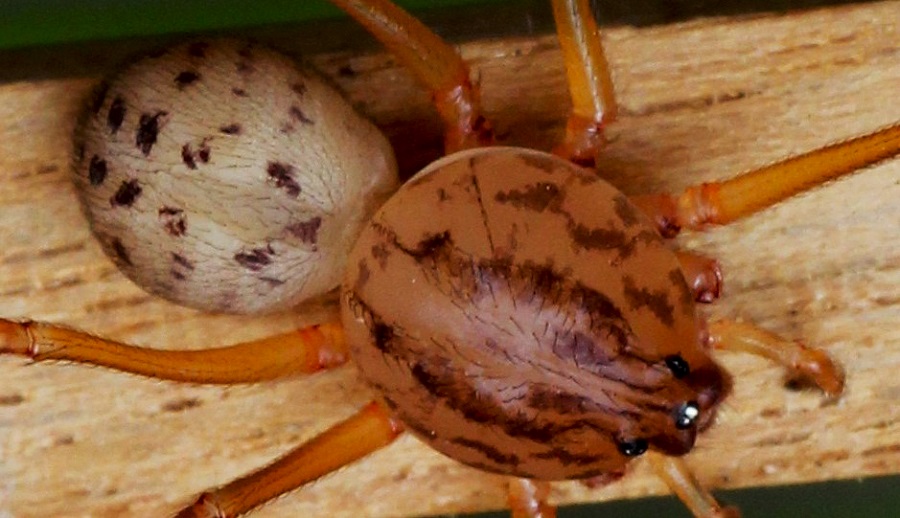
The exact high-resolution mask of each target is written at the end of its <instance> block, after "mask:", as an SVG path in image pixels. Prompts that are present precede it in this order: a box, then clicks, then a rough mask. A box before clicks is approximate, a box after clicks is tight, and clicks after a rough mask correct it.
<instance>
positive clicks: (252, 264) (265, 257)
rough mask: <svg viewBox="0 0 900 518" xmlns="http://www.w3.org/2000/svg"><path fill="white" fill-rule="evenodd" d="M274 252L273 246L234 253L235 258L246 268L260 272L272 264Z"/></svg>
mask: <svg viewBox="0 0 900 518" xmlns="http://www.w3.org/2000/svg"><path fill="white" fill-rule="evenodd" d="M273 253H274V251H273V250H272V248H271V247H266V248H254V249H252V250H250V251H249V252H238V253H236V254H234V260H235V261H237V262H238V263H239V264H240V265H241V266H243V267H244V268H246V269H248V270H250V271H254V272H258V271H260V270H262V269H263V268H265V267H266V266H268V265H270V264H272V254H273Z"/></svg>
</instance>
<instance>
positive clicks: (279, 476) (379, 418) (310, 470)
mask: <svg viewBox="0 0 900 518" xmlns="http://www.w3.org/2000/svg"><path fill="white" fill-rule="evenodd" d="M402 431H403V428H402V426H401V425H400V424H399V423H398V422H397V421H395V420H394V419H392V418H391V417H390V415H389V414H388V412H387V411H386V410H385V409H384V408H383V407H382V406H381V405H379V404H378V403H374V402H372V403H369V404H368V405H366V406H365V407H363V408H362V409H360V410H359V411H358V412H357V413H356V414H354V415H353V416H351V417H350V418H348V419H346V420H344V421H342V422H340V423H338V424H336V425H334V426H333V427H331V428H329V429H328V430H326V431H325V432H323V433H322V434H320V435H318V436H317V437H315V438H313V439H312V440H310V441H309V442H307V443H305V444H303V445H301V446H299V447H297V448H295V449H293V450H291V451H290V452H288V453H287V454H285V455H284V456H282V457H281V458H279V459H277V460H276V461H274V462H272V463H271V464H269V465H268V466H265V467H263V468H262V469H260V470H258V471H255V472H253V473H250V474H249V475H246V476H244V477H242V478H239V479H237V480H235V481H232V482H230V483H228V484H226V485H225V486H222V487H220V488H218V489H214V490H211V491H207V492H205V493H203V494H202V495H201V496H200V497H199V498H198V499H197V501H196V502H195V503H194V504H193V505H191V506H189V507H187V508H185V509H183V510H182V511H181V512H179V513H178V514H177V515H176V518H190V517H194V518H230V517H234V516H238V515H241V514H243V513H245V512H247V511H249V510H251V509H253V508H255V507H257V506H259V505H261V504H263V503H265V502H268V501H269V500H272V499H273V498H276V497H278V496H279V495H282V494H284V493H287V492H288V491H291V490H293V489H296V488H298V487H300V486H302V485H304V484H306V483H308V482H311V481H313V480H316V479H318V478H320V477H322V476H324V475H327V474H328V473H331V472H333V471H335V470H337V469H339V468H341V467H343V466H346V465H347V464H350V463H352V462H354V461H356V460H359V459H360V458H362V457H364V456H366V455H368V454H369V453H372V452H374V451H376V450H379V449H381V448H383V447H385V446H387V445H388V444H390V443H391V442H393V440H394V439H395V438H396V437H397V436H398V435H399V434H400V433H401V432H402Z"/></svg>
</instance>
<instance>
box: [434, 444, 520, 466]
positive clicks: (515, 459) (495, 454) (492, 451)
mask: <svg viewBox="0 0 900 518" xmlns="http://www.w3.org/2000/svg"><path fill="white" fill-rule="evenodd" d="M450 442H452V443H453V444H456V445H458V446H462V447H464V448H468V449H470V450H475V451H477V452H478V453H480V454H482V455H483V456H485V457H486V458H487V459H488V460H490V461H492V462H494V463H496V464H499V465H501V466H518V465H519V464H520V463H521V462H522V461H521V459H520V458H519V456H518V455H515V454H513V453H503V452H502V451H500V450H498V449H497V448H494V447H493V446H491V445H489V444H485V443H483V442H481V441H476V440H474V439H467V438H465V437H455V438H453V439H451V440H450Z"/></svg>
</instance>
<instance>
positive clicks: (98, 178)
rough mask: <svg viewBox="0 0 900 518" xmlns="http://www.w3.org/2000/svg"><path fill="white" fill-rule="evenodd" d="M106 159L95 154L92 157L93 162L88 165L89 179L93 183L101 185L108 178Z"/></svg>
mask: <svg viewBox="0 0 900 518" xmlns="http://www.w3.org/2000/svg"><path fill="white" fill-rule="evenodd" d="M106 173H107V169H106V160H103V159H101V158H100V157H99V156H97V155H94V156H92V157H91V164H90V165H89V166H88V180H89V181H90V182H91V185H100V184H102V183H103V180H105V179H106Z"/></svg>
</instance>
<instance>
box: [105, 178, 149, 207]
mask: <svg viewBox="0 0 900 518" xmlns="http://www.w3.org/2000/svg"><path fill="white" fill-rule="evenodd" d="M142 191H143V189H142V188H141V184H140V183H138V181H137V180H125V181H124V182H122V185H120V186H119V189H118V190H117V191H116V193H115V194H113V195H112V198H110V199H109V204H110V205H112V206H113V207H117V206H118V207H131V206H132V205H133V204H134V202H135V200H137V199H138V197H140V195H141V192H142Z"/></svg>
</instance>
